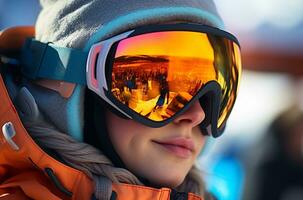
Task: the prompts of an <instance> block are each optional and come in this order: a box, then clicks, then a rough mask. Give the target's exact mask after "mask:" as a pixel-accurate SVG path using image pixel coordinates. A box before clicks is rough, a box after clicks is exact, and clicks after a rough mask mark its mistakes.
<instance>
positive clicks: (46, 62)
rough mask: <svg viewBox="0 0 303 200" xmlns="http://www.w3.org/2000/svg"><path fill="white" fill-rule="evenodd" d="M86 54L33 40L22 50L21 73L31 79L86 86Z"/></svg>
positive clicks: (28, 40)
mask: <svg viewBox="0 0 303 200" xmlns="http://www.w3.org/2000/svg"><path fill="white" fill-rule="evenodd" d="M87 57H88V53H86V52H84V51H82V50H79V49H72V48H65V47H56V46H54V45H53V44H51V43H42V42H39V41H37V40H35V39H33V38H29V39H27V40H26V42H25V45H24V47H23V49H22V55H21V63H22V73H23V74H24V75H25V76H26V77H28V78H31V79H37V78H47V79H55V80H61V81H65V82H72V83H78V84H81V85H86V60H87Z"/></svg>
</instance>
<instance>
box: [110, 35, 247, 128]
mask: <svg viewBox="0 0 303 200" xmlns="http://www.w3.org/2000/svg"><path fill="white" fill-rule="evenodd" d="M240 65H241V62H240V51H239V47H238V45H237V44H236V43H235V42H233V41H231V40H228V39H226V38H223V37H219V36H213V35H210V34H206V33H200V32H190V31H164V32H156V33H146V34H142V35H138V36H134V37H130V38H126V39H124V40H121V41H120V42H119V43H118V46H117V49H116V54H115V59H114V63H113V69H112V83H111V91H112V93H113V95H114V96H115V97H116V98H117V99H118V100H119V101H120V102H122V103H123V104H125V105H127V106H128V107H129V108H131V109H132V110H133V111H135V112H137V113H138V114H140V115H142V116H145V117H147V118H149V119H150V120H153V121H163V120H165V119H167V118H170V117H171V116H173V115H174V114H175V113H176V112H178V111H180V109H182V108H183V107H184V105H185V104H187V103H188V102H189V101H190V100H191V99H192V98H193V97H194V96H195V95H196V94H197V92H198V91H200V89H201V88H203V85H205V84H206V83H208V82H209V81H217V82H218V83H219V85H220V86H221V89H222V99H221V107H220V114H219V119H218V127H220V126H221V124H223V123H224V122H225V120H226V119H227V117H228V115H229V113H230V111H231V109H232V107H233V104H234V101H235V99H236V94H237V88H238V82H239V75H240V69H241V66H240Z"/></svg>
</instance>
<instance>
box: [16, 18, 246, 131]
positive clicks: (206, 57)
mask: <svg viewBox="0 0 303 200" xmlns="http://www.w3.org/2000/svg"><path fill="white" fill-rule="evenodd" d="M21 63H22V69H21V70H22V73H23V74H24V75H25V76H26V77H28V78H31V79H39V78H42V79H47V80H49V79H50V80H60V81H64V82H71V83H77V84H82V85H87V86H88V88H89V89H90V90H92V91H94V92H95V93H96V94H97V95H99V96H100V97H101V98H102V99H103V100H104V101H105V102H107V104H108V105H110V106H109V108H110V109H111V110H113V112H116V113H117V114H119V115H120V116H123V117H125V118H128V119H134V120H136V121H137V122H140V123H142V124H144V125H147V126H150V127H162V126H165V125H166V124H168V123H170V122H172V121H173V120H174V119H176V118H177V117H178V116H180V115H182V114H183V113H184V112H185V111H186V110H187V109H188V108H189V107H190V106H191V105H192V104H193V103H194V102H195V101H199V102H200V105H201V106H202V108H203V110H204V112H205V114H206V118H205V119H204V120H203V122H202V123H201V124H200V125H199V126H200V128H201V130H202V132H203V133H204V134H207V135H212V136H214V137H218V136H220V135H221V134H222V132H223V130H224V127H225V124H226V121H227V119H228V117H229V115H230V113H231V110H232V108H233V105H234V103H235V100H236V96H237V92H238V86H239V79H240V75H241V56H240V47H239V42H238V40H237V39H236V38H235V37H234V36H233V35H231V34H230V33H227V32H225V31H222V30H220V29H217V28H212V27H209V26H204V25H199V24H188V23H185V24H166V25H148V26H144V27H139V28H136V29H134V30H131V31H127V32H125V33H122V34H119V35H117V36H114V37H112V38H110V39H107V40H104V41H100V42H99V43H96V44H94V45H93V46H92V47H91V48H90V51H89V52H86V51H83V50H80V49H72V48H66V47H58V46H55V45H53V44H51V43H42V42H39V41H37V40H34V39H28V40H27V41H26V43H25V45H24V48H23V51H22V54H21ZM85 66H86V68H85Z"/></svg>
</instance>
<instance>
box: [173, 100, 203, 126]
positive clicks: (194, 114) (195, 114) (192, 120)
mask: <svg viewBox="0 0 303 200" xmlns="http://www.w3.org/2000/svg"><path fill="white" fill-rule="evenodd" d="M204 119H205V112H204V110H203V108H202V107H201V105H200V103H199V101H196V102H194V104H193V105H191V107H189V108H188V110H186V111H185V112H184V113H183V114H182V115H180V116H179V117H177V118H176V119H175V120H174V121H173V122H174V123H176V124H180V123H186V124H188V125H190V126H191V127H195V126H197V125H199V124H200V123H201V122H202V121H203V120H204Z"/></svg>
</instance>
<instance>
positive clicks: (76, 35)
mask: <svg viewBox="0 0 303 200" xmlns="http://www.w3.org/2000/svg"><path fill="white" fill-rule="evenodd" d="M40 3H41V6H42V10H41V12H40V14H39V16H38V20H37V22H36V39H37V40H39V41H41V42H45V43H46V42H52V43H53V44H54V45H56V46H62V47H69V48H76V49H83V50H84V51H89V49H90V47H91V46H92V45H93V44H94V43H96V42H99V41H102V40H104V39H107V38H110V37H112V36H114V35H116V34H118V33H121V32H124V31H127V30H130V29H132V28H135V27H138V26H141V25H149V24H161V23H169V22H175V21H182V22H189V23H199V24H206V25H210V26H214V27H218V28H222V27H223V24H222V21H221V19H220V17H219V16H218V13H217V11H216V7H215V5H214V3H213V1H212V0H152V1H143V0H142V1H139V0H90V1H88V0H65V1H59V0H40ZM29 89H30V91H31V93H32V94H33V96H34V97H35V99H36V102H37V104H38V106H39V109H40V110H41V112H42V113H43V114H44V115H46V117H47V119H48V120H50V122H51V123H52V124H54V125H55V126H56V128H58V130H60V131H62V132H64V133H67V134H69V135H71V136H72V137H73V138H74V139H76V140H78V141H82V140H83V123H84V122H83V121H84V120H83V118H84V91H85V87H84V86H81V85H77V86H76V88H75V89H74V91H73V94H72V95H71V96H70V97H69V98H64V97H62V96H60V95H59V94H58V93H57V92H54V91H49V90H47V89H42V88H37V87H30V88H29Z"/></svg>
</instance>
